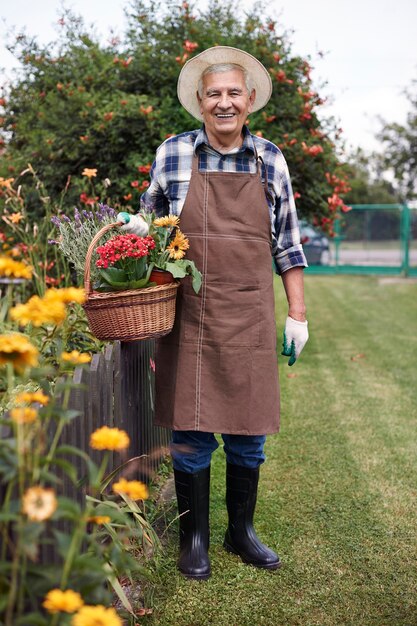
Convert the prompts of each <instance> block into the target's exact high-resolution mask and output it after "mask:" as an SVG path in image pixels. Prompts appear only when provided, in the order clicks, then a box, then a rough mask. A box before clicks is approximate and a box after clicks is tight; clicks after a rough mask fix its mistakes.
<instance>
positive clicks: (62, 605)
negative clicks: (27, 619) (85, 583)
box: [42, 589, 84, 613]
mask: <svg viewBox="0 0 417 626" xmlns="http://www.w3.org/2000/svg"><path fill="white" fill-rule="evenodd" d="M83 604H84V601H83V599H82V597H81V596H80V594H79V593H77V592H76V591H73V590H72V589H67V590H66V591H62V590H61V589H51V591H48V593H47V594H46V596H45V600H44V601H43V603H42V606H43V607H44V608H45V609H46V610H47V611H48V613H60V612H63V613H75V611H78V610H79V609H80V608H81V607H82V606H83Z"/></svg>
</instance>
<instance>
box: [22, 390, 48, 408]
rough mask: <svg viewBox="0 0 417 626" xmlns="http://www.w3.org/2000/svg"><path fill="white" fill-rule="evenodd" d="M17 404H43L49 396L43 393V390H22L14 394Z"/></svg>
mask: <svg viewBox="0 0 417 626" xmlns="http://www.w3.org/2000/svg"><path fill="white" fill-rule="evenodd" d="M16 402H17V404H32V402H39V404H42V405H43V406H45V405H46V404H48V402H49V396H47V395H45V394H44V393H43V391H30V392H29V391H24V392H23V393H19V394H18V395H17V396H16Z"/></svg>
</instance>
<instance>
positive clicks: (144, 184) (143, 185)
mask: <svg viewBox="0 0 417 626" xmlns="http://www.w3.org/2000/svg"><path fill="white" fill-rule="evenodd" d="M149 184H150V183H149V180H144V181H143V183H142V184H141V186H140V190H141V191H144V190H145V189H146V188H147V187H149Z"/></svg>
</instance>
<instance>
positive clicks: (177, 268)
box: [166, 261, 187, 278]
mask: <svg viewBox="0 0 417 626" xmlns="http://www.w3.org/2000/svg"><path fill="white" fill-rule="evenodd" d="M166 271H167V272H171V274H172V275H173V277H174V278H184V276H186V275H187V270H186V268H184V266H183V264H182V263H181V261H177V262H176V263H167V264H166Z"/></svg>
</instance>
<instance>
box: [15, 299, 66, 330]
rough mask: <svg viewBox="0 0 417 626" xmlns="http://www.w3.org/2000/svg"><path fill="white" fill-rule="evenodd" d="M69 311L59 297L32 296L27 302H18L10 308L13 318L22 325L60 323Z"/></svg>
mask: <svg viewBox="0 0 417 626" xmlns="http://www.w3.org/2000/svg"><path fill="white" fill-rule="evenodd" d="M66 315H67V312H66V309H65V305H64V303H63V302H61V301H60V300H57V299H53V298H50V299H47V298H46V297H45V298H40V297H39V296H32V297H31V298H30V299H29V300H28V301H27V302H26V304H18V305H17V306H15V307H13V308H12V309H10V317H11V319H12V320H14V321H16V322H19V324H20V325H21V326H26V325H27V324H33V325H34V326H42V324H54V325H57V324H60V323H61V322H63V321H64V319H65V318H66Z"/></svg>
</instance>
